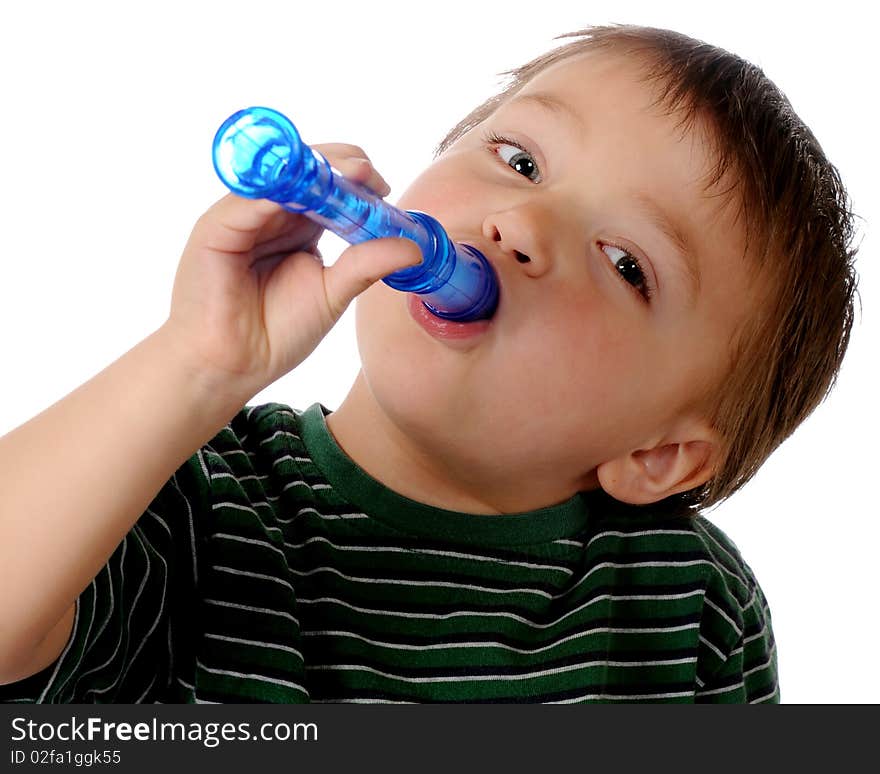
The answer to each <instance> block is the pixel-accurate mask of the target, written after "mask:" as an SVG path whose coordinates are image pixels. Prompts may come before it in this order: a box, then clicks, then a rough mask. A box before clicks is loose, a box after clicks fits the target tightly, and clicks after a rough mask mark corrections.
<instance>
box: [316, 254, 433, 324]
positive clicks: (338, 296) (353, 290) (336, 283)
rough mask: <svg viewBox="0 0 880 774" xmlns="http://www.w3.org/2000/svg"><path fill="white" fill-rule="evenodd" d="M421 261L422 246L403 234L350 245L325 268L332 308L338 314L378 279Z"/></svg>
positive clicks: (328, 300)
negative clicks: (405, 237)
mask: <svg viewBox="0 0 880 774" xmlns="http://www.w3.org/2000/svg"><path fill="white" fill-rule="evenodd" d="M421 262H422V251H421V249H420V248H419V246H418V245H417V244H416V243H415V242H413V241H412V240H411V239H404V238H402V237H394V238H386V239H369V240H367V241H366V242H359V243H358V244H356V245H352V246H351V247H348V248H346V249H345V250H344V251H343V252H342V254H341V255H340V256H339V258H338V259H337V260H336V262H335V263H334V264H333V265H332V266H329V267H328V268H327V269H325V275H324V287H325V289H326V292H327V303H328V304H329V305H330V311H331V312H332V313H333V315H334V317H337V318H338V317H339V315H341V314H342V312H343V311H344V310H345V308H346V307H347V306H348V305H349V304H350V303H351V302H352V301H353V300H354V298H355V297H356V296H358V295H359V294H361V293H363V292H364V291H365V290H366V289H367V288H368V287H370V285H372V284H373V283H374V282H378V281H379V280H380V279H382V278H383V277H387V276H388V275H389V274H392V273H393V272H395V271H399V270H400V269H405V268H407V267H409V266H418V265H419V264H420V263H421Z"/></svg>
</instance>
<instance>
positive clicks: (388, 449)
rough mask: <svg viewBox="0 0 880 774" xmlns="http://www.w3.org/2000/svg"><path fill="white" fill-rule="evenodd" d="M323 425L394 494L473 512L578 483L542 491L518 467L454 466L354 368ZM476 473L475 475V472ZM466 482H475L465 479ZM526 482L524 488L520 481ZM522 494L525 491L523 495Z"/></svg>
mask: <svg viewBox="0 0 880 774" xmlns="http://www.w3.org/2000/svg"><path fill="white" fill-rule="evenodd" d="M327 426H328V428H329V430H330V432H331V433H332V435H333V437H334V438H335V440H336V442H337V443H338V444H339V446H340V447H341V448H342V450H343V451H344V452H345V453H346V454H347V455H348V456H349V457H350V458H351V459H352V460H353V461H354V462H355V463H356V464H357V465H358V466H359V467H360V468H362V469H363V470H364V471H365V472H366V473H368V474H369V475H370V476H372V477H373V478H374V479H376V480H377V481H379V482H380V483H382V484H383V485H384V486H386V487H388V488H389V489H391V490H393V491H394V492H397V493H398V494H401V495H403V496H404V497H408V498H410V499H411V500H415V501H417V502H420V503H424V504H425V505H430V506H433V507H436V508H444V509H446V510H451V511H461V512H464V513H473V514H502V513H518V512H523V511H529V510H535V509H538V508H542V507H546V506H550V505H555V504H557V503H560V502H563V501H564V500H566V499H568V498H569V497H571V496H572V495H573V494H574V493H575V492H576V491H577V490H578V489H579V488H580V487H575V486H571V487H569V488H568V489H560V490H559V491H558V492H552V493H551V492H549V491H548V492H545V493H541V492H539V491H538V490H539V489H540V488H541V485H542V484H543V483H545V482H537V481H534V480H532V479H529V477H528V476H527V474H524V473H523V472H521V471H497V470H493V469H492V468H493V466H492V464H491V462H489V464H487V466H486V469H485V470H483V471H479V472H478V471H474V470H473V465H472V463H468V469H467V470H466V471H464V470H460V471H457V470H456V468H455V462H456V461H455V460H454V459H450V458H449V457H450V455H444V454H443V450H442V449H437V448H433V449H429V448H426V447H423V446H420V445H419V444H418V443H416V442H415V441H414V440H413V439H412V438H410V437H409V436H408V435H406V434H404V433H403V432H402V431H401V429H400V428H399V427H397V426H396V425H395V424H394V423H393V422H392V421H391V419H390V418H389V417H388V416H387V415H386V414H385V412H384V411H382V409H381V406H380V405H379V404H378V403H377V402H376V400H375V398H374V396H373V394H372V392H371V390H370V388H369V385H368V384H367V383H366V380H365V378H364V375H363V372H361V373H359V374H358V377H357V379H356V380H355V382H354V384H353V385H352V388H351V390H350V391H349V393H348V395H347V396H346V398H345V399H344V400H343V402H342V404H341V405H340V406H339V408H338V409H337V410H336V411H334V412H333V413H332V414H330V415H329V416H328V417H327ZM475 474H477V475H475ZM468 482H473V483H472V484H471V485H469V483H468ZM523 482H526V484H527V486H526V491H525V492H521V490H520V487H521V486H522V484H523ZM523 494H524V496H522V495H523Z"/></svg>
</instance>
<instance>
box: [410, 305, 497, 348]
mask: <svg viewBox="0 0 880 774" xmlns="http://www.w3.org/2000/svg"><path fill="white" fill-rule="evenodd" d="M406 306H407V309H408V311H409V313H410V316H411V317H412V318H413V319H414V320H415V321H416V322H417V323H418V324H419V326H421V328H422V329H423V330H424V331H425V332H427V333H428V334H429V335H430V336H432V337H433V338H435V339H439V340H440V341H444V342H448V343H453V342H464V341H466V340H468V339H472V338H475V337H476V336H479V335H480V334H482V333H485V332H486V330H487V329H488V327H489V320H474V321H472V322H457V321H454V320H445V319H443V318H442V317H437V315H435V314H432V313H431V312H430V311H429V310H428V308H427V307H426V306H425V305H424V304H423V303H422V300H421V298H420V297H419V296H418V295H416V294H415V293H407V297H406Z"/></svg>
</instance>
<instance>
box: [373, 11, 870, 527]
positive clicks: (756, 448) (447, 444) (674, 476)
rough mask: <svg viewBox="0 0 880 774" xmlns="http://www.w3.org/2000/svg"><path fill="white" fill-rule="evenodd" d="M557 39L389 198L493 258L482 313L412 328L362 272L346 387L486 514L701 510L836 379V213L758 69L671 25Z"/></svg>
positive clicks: (844, 260) (842, 268)
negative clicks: (491, 295)
mask: <svg viewBox="0 0 880 774" xmlns="http://www.w3.org/2000/svg"><path fill="white" fill-rule="evenodd" d="M570 37H577V38H578V39H577V40H576V41H575V42H573V43H570V44H568V45H566V46H562V47H560V48H558V49H556V50H554V51H551V52H550V53H548V54H546V55H544V56H542V57H539V58H538V59H536V60H534V61H532V62H530V63H529V64H527V65H525V66H524V67H521V68H518V69H516V70H514V71H511V74H512V76H513V78H512V81H511V83H510V85H509V86H508V87H507V88H506V89H505V90H504V91H503V92H502V93H501V94H499V95H497V96H495V97H493V98H491V99H490V100H488V101H487V102H485V103H484V104H483V105H481V106H480V107H478V108H477V109H476V110H474V111H473V112H472V113H471V114H470V115H469V116H467V117H466V118H465V119H464V120H463V121H462V122H460V123H459V124H458V125H457V126H456V127H455V128H454V129H453V130H452V131H451V132H450V133H449V135H448V136H447V137H446V138H445V139H444V140H443V142H442V143H441V145H440V147H439V149H438V156H437V158H436V160H435V162H434V164H432V166H431V167H429V169H428V170H426V171H425V172H424V173H423V174H422V175H421V176H420V177H419V178H418V179H416V180H415V181H414V182H413V184H412V185H411V186H410V188H409V189H408V190H407V191H406V193H405V194H404V196H403V197H402V198H401V200H400V201H399V202H398V204H399V206H401V207H406V208H408V209H420V210H425V211H427V212H429V213H431V214H433V215H434V216H435V217H437V218H438V219H439V220H440V221H441V222H442V223H443V224H444V226H446V228H447V230H448V231H449V232H450V235H451V236H452V238H453V239H454V240H455V241H459V242H464V243H470V244H473V245H475V246H476V247H478V248H479V249H480V250H482V251H483V252H484V253H485V254H486V255H487V257H488V258H489V260H490V261H491V262H492V263H493V265H494V267H495V268H496V270H497V272H498V276H499V280H500V282H501V303H500V305H499V309H498V313H497V315H496V317H495V318H494V319H493V320H492V322H491V323H490V324H489V325H488V326H484V325H476V326H471V327H470V328H462V329H461V330H460V331H455V332H460V333H462V334H463V336H462V337H460V338H459V337H451V336H449V335H444V332H440V333H439V334H437V332H436V331H435V335H433V336H431V335H426V331H425V330H424V329H423V328H420V326H418V325H417V324H414V320H413V317H412V315H411V314H410V312H409V306H408V305H407V304H406V303H404V302H403V301H401V300H400V299H399V298H398V299H396V300H395V299H394V298H393V292H392V291H389V290H388V289H387V288H384V287H383V286H374V288H372V289H371V290H370V291H368V292H367V293H365V294H364V295H363V296H362V299H361V301H360V303H359V305H358V319H359V325H358V335H359V341H360V347H361V355H362V359H363V375H364V380H363V381H364V384H365V385H367V386H368V391H369V395H370V397H371V400H373V401H375V405H376V406H379V407H381V410H382V412H383V414H384V416H385V417H387V418H388V419H390V420H391V422H392V423H393V424H394V426H395V427H396V428H397V429H399V430H400V431H401V438H406V439H408V441H407V443H411V444H412V449H413V450H414V453H422V454H427V455H429V456H430V458H431V459H432V460H434V461H436V460H438V459H440V460H443V461H444V464H445V465H446V466H447V473H448V475H449V476H450V477H454V478H455V480H456V481H458V482H460V483H461V486H462V487H463V489H465V490H470V491H472V493H473V494H474V496H475V497H476V496H477V494H478V493H479V496H480V497H483V498H484V502H485V503H487V504H491V506H490V507H496V508H498V509H499V510H525V509H527V508H531V507H539V506H540V505H544V504H548V503H549V502H554V501H559V500H560V499H562V498H563V497H564V496H566V495H567V494H572V493H573V492H574V491H577V490H578V489H589V488H595V487H596V486H601V487H602V488H603V489H604V490H605V491H606V492H608V494H610V495H611V496H612V497H615V498H616V499H618V500H621V501H623V502H627V503H633V504H647V503H657V502H660V501H663V503H664V507H668V508H669V509H672V510H680V511H685V510H687V509H689V508H693V507H695V506H702V507H705V506H708V505H711V504H713V503H716V502H718V501H720V500H721V499H723V498H724V497H727V496H728V495H730V494H731V493H732V492H733V491H734V490H735V489H736V488H738V487H739V486H741V485H742V484H743V483H744V482H745V481H747V480H748V479H749V478H750V477H751V476H752V475H753V473H754V472H755V471H756V470H757V468H758V467H759V466H760V464H761V463H762V462H763V461H764V459H766V457H767V456H768V455H769V454H770V453H771V452H772V451H773V449H775V448H776V447H777V446H778V445H779V443H781V442H782V441H783V440H784V439H785V438H786V437H787V436H788V435H789V434H790V433H791V432H792V431H793V430H794V428H795V427H796V426H797V425H798V424H799V423H800V422H801V421H802V420H803V419H804V418H805V417H806V416H807V415H808V414H809V413H810V412H811V411H812V409H813V408H815V406H816V405H817V404H818V403H819V402H820V401H821V399H822V398H823V397H824V395H825V394H826V392H827V390H828V389H829V387H830V386H831V384H832V383H833V381H834V378H835V376H836V373H837V370H838V367H839V364H840V360H841V358H842V356H843V353H844V351H845V348H846V345H847V341H848V338H849V331H850V327H851V323H852V315H853V295H854V292H855V275H854V272H853V270H852V257H853V255H854V251H851V250H850V249H849V241H850V239H851V236H852V216H851V214H850V213H849V212H848V210H847V208H846V203H845V193H844V191H843V188H842V186H841V184H840V181H839V178H838V175H837V171H836V170H835V168H834V167H833V166H831V164H830V163H829V162H828V161H827V160H826V159H825V157H824V155H823V153H822V150H821V148H820V147H819V145H818V143H817V142H816V140H815V138H814V137H813V135H812V134H811V133H810V131H809V130H808V129H807V128H806V127H805V126H803V124H802V123H801V121H800V120H799V119H798V118H797V116H796V115H795V114H794V112H793V111H792V109H791V107H790V105H789V104H788V102H787V100H786V99H785V97H784V96H783V95H782V94H781V93H780V92H779V91H778V90H777V89H776V87H775V86H774V85H773V84H772V83H771V82H770V81H769V80H768V79H767V78H766V77H765V76H764V75H763V73H762V72H761V71H760V70H759V69H758V68H756V67H754V66H753V65H750V64H748V63H747V62H744V61H743V60H741V59H739V58H738V57H735V56H733V55H732V54H729V53H727V52H725V51H722V50H720V49H717V48H713V47H711V46H707V45H705V44H702V43H699V42H698V41H694V40H692V39H690V38H687V37H685V36H682V35H679V34H677V33H672V32H668V31H664V30H654V29H649V28H635V27H601V28H593V29H591V30H587V31H582V32H579V33H572V34H571V35H570ZM448 333H449V331H447V332H446V334H448ZM415 450H418V452H415ZM517 482H522V489H520V488H519V487H518V486H517Z"/></svg>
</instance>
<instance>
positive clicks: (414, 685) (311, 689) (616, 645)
mask: <svg viewBox="0 0 880 774" xmlns="http://www.w3.org/2000/svg"><path fill="white" fill-rule="evenodd" d="M327 413H328V412H327V409H325V408H324V407H323V406H321V405H320V404H315V405H314V406H312V407H311V408H309V409H308V410H306V411H304V412H298V411H294V410H292V409H290V408H289V407H287V406H282V405H280V404H267V405H264V406H256V407H245V408H244V409H242V410H241V411H240V412H239V413H238V414H236V416H235V417H234V418H233V420H232V421H231V422H230V423H229V425H228V426H227V427H225V428H224V429H223V430H222V431H221V432H220V433H218V434H217V435H216V436H215V437H214V438H213V439H212V440H211V441H210V442H209V443H208V444H207V445H206V446H204V447H203V448H202V449H200V450H199V451H198V452H197V453H196V454H195V455H193V456H192V457H191V458H190V459H189V460H188V461H187V462H186V463H185V464H184V465H182V466H181V467H180V469H179V470H178V471H177V472H176V473H175V475H174V476H173V477H172V478H171V479H170V480H169V481H168V482H167V484H166V485H165V486H164V487H163V488H162V490H161V491H160V492H159V493H158V495H157V496H156V498H155V499H154V500H153V502H152V503H151V505H150V507H149V508H148V509H147V511H146V512H145V513H144V514H143V516H142V517H141V518H140V519H139V520H138V522H137V523H136V524H135V526H134V527H133V528H132V530H131V531H130V532H129V533H128V534H127V535H126V537H125V539H124V540H123V541H122V543H121V544H120V545H119V547H118V548H117V550H116V551H115V552H114V554H113V555H112V557H111V558H110V560H109V561H108V563H107V564H106V566H105V567H104V568H103V569H102V571H101V572H100V573H99V574H98V576H97V577H96V578H95V579H94V581H93V582H92V583H91V585H90V586H89V587H87V588H86V589H85V590H84V591H83V593H82V594H81V595H80V597H79V599H78V600H77V605H76V619H75V624H74V629H73V633H72V636H71V638H70V641H69V642H68V644H67V646H66V648H65V650H64V651H63V653H62V655H61V656H60V658H59V659H58V660H57V661H56V663H54V664H52V665H51V666H49V667H47V668H46V669H44V670H43V671H41V672H39V673H38V674H36V675H33V676H31V677H29V678H27V679H25V680H21V681H19V682H18V683H13V684H11V685H7V686H0V699H2V700H4V701H24V702H245V701H254V702H307V701H312V702H553V703H569V702H621V701H623V702H652V701H656V702H751V703H757V702H778V701H779V690H778V683H777V664H776V650H775V646H774V641H773V633H772V629H771V620H770V613H769V610H768V607H767V602H766V600H765V598H764V595H763V593H762V591H761V588H760V587H759V585H758V583H757V582H756V580H755V577H754V575H753V573H752V571H751V570H750V568H749V567H748V565H747V564H746V563H745V562H744V561H743V559H742V557H741V556H740V554H739V552H738V550H737V548H736V547H735V546H734V544H733V543H732V542H731V541H730V539H729V538H728V537H727V536H726V535H725V534H724V533H723V532H721V530H719V529H718V528H717V527H716V526H714V525H713V524H712V523H711V522H709V521H707V520H706V519H705V518H702V517H700V518H663V519H658V518H657V517H653V518H652V517H651V516H650V515H646V514H644V513H641V512H637V513H634V512H633V510H632V509H623V508H615V507H614V506H613V504H611V503H610V502H609V500H608V498H607V497H605V496H604V495H603V494H602V493H601V492H596V493H581V494H578V495H576V496H575V497H573V498H571V499H570V500H568V501H567V502H564V503H561V504H559V505H556V506H553V507H550V508H545V509H542V510H538V511H532V512H529V513H522V514H510V515H501V516H487V515H474V514H465V513H457V512H453V511H446V510H441V509H437V508H431V507H428V506H425V505H423V504H420V503H417V502H414V501H412V500H410V499H408V498H405V497H402V496H400V495H398V494H397V493H395V492H393V491H391V490H389V489H387V488H385V487H384V486H382V485H381V484H380V483H379V482H377V481H376V480H374V479H372V478H371V477H369V476H368V475H367V474H366V473H365V472H364V471H363V470H361V469H360V468H358V467H357V466H356V465H355V464H354V463H353V461H352V460H351V459H349V458H348V457H347V456H346V455H345V453H344V452H343V451H342V450H341V449H340V448H339V447H338V446H337V444H336V443H335V441H334V439H333V437H332V435H331V434H330V432H329V431H328V429H327V426H326V422H325V415H326V414H327ZM133 464H136V462H133ZM110 485H112V482H110Z"/></svg>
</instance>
